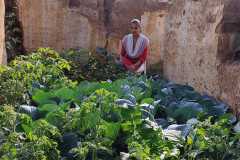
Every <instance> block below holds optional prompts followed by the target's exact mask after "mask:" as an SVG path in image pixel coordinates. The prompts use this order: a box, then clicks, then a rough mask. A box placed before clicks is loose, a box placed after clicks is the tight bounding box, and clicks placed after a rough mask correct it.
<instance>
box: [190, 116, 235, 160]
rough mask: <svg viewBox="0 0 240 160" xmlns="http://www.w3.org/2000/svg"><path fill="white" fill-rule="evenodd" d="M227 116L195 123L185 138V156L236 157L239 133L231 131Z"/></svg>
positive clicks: (211, 159)
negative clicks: (214, 120)
mask: <svg viewBox="0 0 240 160" xmlns="http://www.w3.org/2000/svg"><path fill="white" fill-rule="evenodd" d="M232 127H233V126H232V125H231V124H230V122H229V119H228V118H221V119H220V120H218V121H216V122H213V119H212V118H211V117H210V118H208V119H207V120H205V121H203V122H201V123H199V124H197V126H195V129H194V130H193V131H192V132H191V134H190V135H189V136H188V138H187V144H186V146H185V152H186V153H185V157H186V158H188V159H209V160H215V159H222V160H228V159H238V158H239V157H240V154H239V152H238V150H239V149H240V148H239V147H240V145H239V144H240V142H239V133H238V134H235V133H232V130H231V129H232Z"/></svg>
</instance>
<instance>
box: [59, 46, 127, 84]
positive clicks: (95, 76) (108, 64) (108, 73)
mask: <svg viewBox="0 0 240 160" xmlns="http://www.w3.org/2000/svg"><path fill="white" fill-rule="evenodd" d="M62 56H63V57H64V58H65V59H66V60H68V61H70V63H71V67H72V69H71V70H70V71H68V72H66V75H68V77H70V79H73V80H77V81H82V80H90V81H102V80H107V79H111V80H115V79H119V78H121V77H123V76H124V69H123V68H122V67H120V66H118V65H117V64H116V63H115V60H114V57H113V55H112V54H111V53H108V52H107V54H106V55H104V56H103V55H99V53H96V52H94V53H91V52H89V51H88V50H85V49H80V50H69V51H67V52H65V53H63V54H62ZM103 66H104V67H103Z"/></svg>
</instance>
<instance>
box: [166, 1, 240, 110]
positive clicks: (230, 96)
mask: <svg viewBox="0 0 240 160" xmlns="http://www.w3.org/2000/svg"><path fill="white" fill-rule="evenodd" d="M172 4H173V5H172V6H171V7H170V9H169V14H168V16H167V17H166V22H167V23H165V25H166V26H165V28H166V31H165V36H164V39H165V40H164V45H163V46H164V51H163V52H162V53H163V60H164V64H163V71H164V75H165V77H167V78H169V79H171V80H174V81H177V82H179V83H187V84H190V85H192V86H194V87H195V88H197V89H198V90H199V91H205V92H208V93H209V94H211V95H214V96H215V97H217V98H219V99H221V100H224V101H226V102H228V103H229V104H230V105H231V106H232V107H233V109H234V110H235V111H238V112H239V113H240V108H239V104H240V85H239V84H240V74H239V73H240V64H239V62H240V61H239V60H240V59H239V57H237V56H239V55H240V54H239V51H240V50H239V46H240V38H239V31H240V30H239V28H240V14H239V12H238V11H239V9H240V1H238V0H226V1H223V0H201V1H193V0H191V1H190V0H175V1H173V3H172ZM235 52H238V54H239V55H236V53H235Z"/></svg>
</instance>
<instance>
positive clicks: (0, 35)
mask: <svg viewBox="0 0 240 160" xmlns="http://www.w3.org/2000/svg"><path fill="white" fill-rule="evenodd" d="M4 13H5V6H4V0H0V64H5V63H6V59H7V57H6V52H5V45H4V44H5V36H4V15H5V14H4Z"/></svg>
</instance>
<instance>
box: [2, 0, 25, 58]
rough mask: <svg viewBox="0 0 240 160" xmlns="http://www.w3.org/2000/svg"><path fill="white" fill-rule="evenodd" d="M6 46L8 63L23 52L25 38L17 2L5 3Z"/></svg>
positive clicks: (9, 1)
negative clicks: (18, 14)
mask: <svg viewBox="0 0 240 160" xmlns="http://www.w3.org/2000/svg"><path fill="white" fill-rule="evenodd" d="M5 7H6V8H5V11H6V12H5V45H6V51H7V58H8V61H10V60H12V59H13V58H14V57H15V56H17V55H19V54H20V53H21V52H22V51H23V46H22V45H23V44H22V43H23V38H22V30H21V27H20V23H19V21H18V17H17V12H18V8H17V4H16V1H15V0H8V1H6V2H5Z"/></svg>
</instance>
